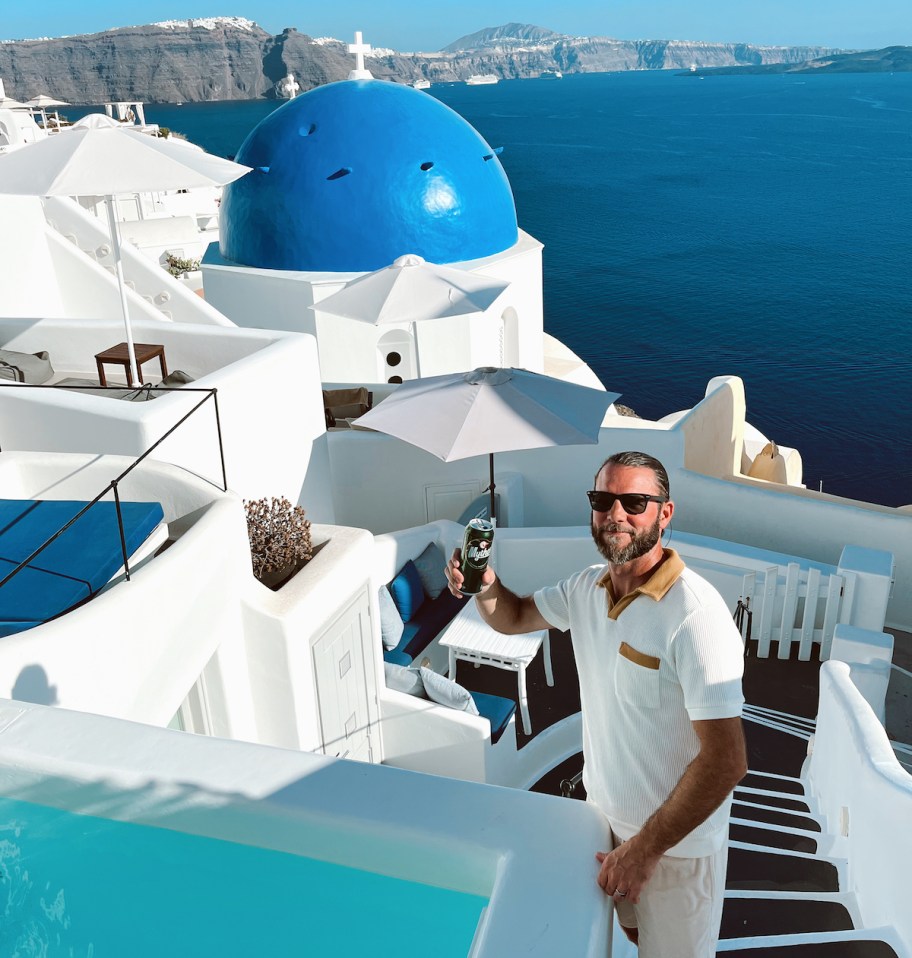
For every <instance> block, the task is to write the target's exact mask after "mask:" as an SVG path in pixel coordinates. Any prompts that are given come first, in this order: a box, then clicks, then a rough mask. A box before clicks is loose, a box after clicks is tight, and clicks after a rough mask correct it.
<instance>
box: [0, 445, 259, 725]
mask: <svg viewBox="0 0 912 958" xmlns="http://www.w3.org/2000/svg"><path fill="white" fill-rule="evenodd" d="M131 461H132V460H131V459H129V458H124V457H120V456H107V457H105V456H91V455H58V456H53V457H48V456H46V455H44V454H42V453H36V454H30V453H6V452H4V454H3V457H2V458H0V494H2V495H3V496H4V497H5V498H24V499H29V498H43V499H74V500H82V501H89V500H91V499H94V498H95V496H97V495H98V494H99V493H100V492H101V491H102V489H104V487H105V486H106V485H107V484H108V483H109V482H110V480H111V479H114V478H116V477H117V476H118V475H119V474H120V473H121V472H123V471H124V470H125V469H126V468H127V467H128V466H129V465H130V463H131ZM120 494H121V496H122V497H123V498H124V499H125V500H128V501H139V502H159V503H161V506H162V509H163V511H164V513H165V521H166V522H167V523H168V524H169V533H170V536H171V538H172V539H173V540H174V541H173V542H172V543H171V545H170V546H169V547H168V548H167V549H165V550H164V551H163V552H162V553H161V554H159V555H157V556H156V557H154V558H152V559H149V560H148V561H146V562H145V563H144V564H140V565H139V566H137V567H135V568H134V569H133V570H132V574H131V579H130V581H129V582H126V581H121V582H119V583H117V584H115V585H114V586H113V587H112V588H110V589H108V590H107V591H104V592H102V593H101V594H99V595H97V596H96V597H95V598H94V599H92V601H91V602H88V603H86V604H85V605H83V606H81V607H79V608H77V609H74V610H72V611H70V612H68V613H67V614H66V615H63V616H60V617H59V618H57V619H53V620H51V621H49V622H46V623H45V624H43V625H40V626H37V627H35V628H33V629H29V630H27V631H25V632H20V633H18V634H15V635H10V636H6V637H5V638H4V639H3V641H2V642H0V696H4V697H7V698H17V699H23V700H26V701H33V702H38V703H40V704H44V705H60V706H63V707H65V708H70V709H76V710H79V711H87V712H95V713H99V714H103V715H111V716H116V717H118V718H123V719H130V720H132V721H135V722H145V723H149V724H152V725H167V724H168V722H170V721H171V719H172V718H173V717H174V715H175V713H176V712H177V710H178V708H179V707H180V705H181V703H182V702H183V700H184V699H185V697H186V696H187V693H188V692H189V690H190V689H191V687H192V686H193V684H194V683H195V682H196V680H197V678H198V676H199V674H200V673H201V672H202V671H203V668H204V667H205V666H206V665H207V663H209V662H210V661H211V660H212V659H213V656H217V660H216V663H215V665H214V668H215V669H216V670H217V671H218V670H221V669H222V667H223V666H225V665H229V664H230V663H231V662H232V661H236V660H238V659H239V658H242V657H243V635H242V623H241V616H240V605H239V602H238V600H237V599H233V597H235V596H237V595H238V594H239V593H240V591H241V589H242V588H244V587H245V586H246V585H247V584H248V582H249V581H250V580H252V574H251V570H250V558H249V548H248V545H247V531H246V523H245V521H244V515H243V510H242V508H241V504H240V503H239V502H238V501H237V499H236V498H235V497H234V496H233V495H231V494H230V493H219V492H218V491H217V490H214V489H213V488H212V487H211V486H210V485H208V484H207V483H204V482H202V481H200V480H198V479H196V478H194V477H193V476H191V475H189V474H188V473H187V472H186V471H184V470H181V469H177V468H175V467H173V466H167V465H164V464H162V463H154V462H153V463H143V464H142V465H141V466H139V467H137V469H136V470H134V472H133V473H131V474H130V476H129V477H128V478H127V479H125V480H124V481H123V483H122V484H121V486H120ZM232 599H233V601H232ZM213 731H214V734H217V735H223V736H228V737H234V738H246V739H249V738H253V737H254V734H255V728H254V725H253V714H252V706H251V703H250V696H249V691H248V689H247V687H246V685H245V684H244V683H240V684H237V683H235V685H234V687H233V689H232V701H231V709H230V711H228V712H226V713H225V715H224V720H223V721H222V723H221V724H220V725H219V726H218V727H217V728H215V729H213Z"/></svg>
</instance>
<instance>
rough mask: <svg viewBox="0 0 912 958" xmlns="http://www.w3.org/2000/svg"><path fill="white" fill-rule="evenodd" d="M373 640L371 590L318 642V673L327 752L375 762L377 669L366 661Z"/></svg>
mask: <svg viewBox="0 0 912 958" xmlns="http://www.w3.org/2000/svg"><path fill="white" fill-rule="evenodd" d="M370 640H371V630H370V606H369V603H368V598H367V592H366V591H362V592H360V593H359V594H358V595H357V596H355V598H354V599H353V600H352V602H351V603H350V604H349V605H348V606H347V607H346V608H345V609H344V610H343V611H342V612H341V613H340V615H339V616H338V617H337V618H336V619H335V620H333V622H332V623H331V624H330V625H329V626H328V627H327V628H326V629H325V630H324V632H323V633H322V634H321V635H320V636H319V637H318V638H317V639H316V640H315V641H314V644H313V657H314V675H315V676H316V682H317V704H318V708H319V713H320V732H321V737H322V741H323V752H324V754H326V755H336V756H338V757H340V758H351V759H357V760H358V761H361V762H369V761H371V759H372V750H371V714H370V713H371V708H370V701H371V698H372V696H373V695H374V692H375V690H374V688H373V686H374V682H373V672H372V671H370V672H369V670H368V668H367V667H366V663H365V652H364V649H365V644H366V643H367V642H370Z"/></svg>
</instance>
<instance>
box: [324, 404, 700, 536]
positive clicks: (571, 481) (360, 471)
mask: <svg viewBox="0 0 912 958" xmlns="http://www.w3.org/2000/svg"><path fill="white" fill-rule="evenodd" d="M607 422H608V423H609V425H606V426H605V427H604V428H603V429H602V430H601V433H600V435H599V442H598V445H597V446H563V447H555V448H549V449H533V450H525V451H520V452H504V453H498V454H497V455H496V456H495V459H494V466H495V482H497V483H498V489H499V490H501V491H504V490H503V489H502V488H501V485H500V480H499V477H500V476H501V475H502V474H508V473H519V474H521V475H522V496H523V511H524V516H525V518H524V523H523V524H524V525H527V526H558V525H578V524H580V523H585V522H588V519H589V506H588V503H587V500H586V490H587V489H591V488H592V478H593V476H594V474H595V471H596V469H597V468H598V467H599V465H600V464H601V463H602V462H603V461H604V460H605V459H606V458H607V457H608V456H610V455H611V454H612V453H615V452H620V451H621V450H624V449H648V450H649V451H651V452H652V453H653V454H654V455H657V456H658V457H659V458H660V459H662V461H663V462H666V463H669V464H671V466H672V468H674V465H675V464H677V463H680V462H681V461H682V460H683V445H682V437H681V434H680V433H678V432H675V431H672V430H669V429H668V428H667V427H665V426H658V425H656V424H655V423H651V422H646V421H645V420H636V419H630V418H627V417H621V416H611V417H609V419H608V420H607ZM328 440H329V450H330V462H331V464H332V475H333V491H334V496H335V503H336V515H337V520H338V521H339V522H342V523H344V524H345V525H356V526H361V527H363V528H367V529H370V530H371V531H372V532H374V533H381V532H392V531H394V530H395V529H402V528H409V527H411V526H417V525H422V524H423V523H425V522H427V521H428V520H431V519H435V518H448V519H456V518H457V516H455V515H447V516H435V515H430V514H429V512H428V501H429V499H433V497H434V495H435V494H437V493H440V492H441V491H442V492H446V491H447V490H448V489H450V488H457V487H461V486H464V487H466V488H469V487H470V488H471V489H472V490H473V491H474V495H480V494H481V493H482V492H483V491H484V490H485V489H486V488H487V486H488V477H489V468H488V457H487V456H476V457H473V458H471V459H462V460H458V461H455V462H441V460H439V459H437V458H436V457H435V456H432V455H431V454H430V453H427V452H424V451H423V450H421V449H418V448H417V447H415V446H411V445H409V444H408V443H406V442H402V441H401V440H398V439H392V438H390V437H389V436H385V435H383V434H381V433H374V432H363V431H360V430H340V431H331V432H330V433H329V434H328ZM366 475H369V476H370V483H371V486H372V487H373V488H375V489H383V490H386V494H385V495H384V496H383V497H382V500H378V497H377V496H370V495H365V494H364V492H363V489H364V485H363V483H364V476H366Z"/></svg>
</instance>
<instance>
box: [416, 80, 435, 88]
mask: <svg viewBox="0 0 912 958" xmlns="http://www.w3.org/2000/svg"><path fill="white" fill-rule="evenodd" d="M412 86H413V87H414V89H416V90H430V88H431V81H430V80H416V81H415V82H414V83H413V84H412Z"/></svg>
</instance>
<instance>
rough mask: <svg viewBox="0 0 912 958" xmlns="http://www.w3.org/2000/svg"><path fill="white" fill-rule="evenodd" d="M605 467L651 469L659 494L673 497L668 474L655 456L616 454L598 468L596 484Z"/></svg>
mask: <svg viewBox="0 0 912 958" xmlns="http://www.w3.org/2000/svg"><path fill="white" fill-rule="evenodd" d="M605 466H629V467H630V468H632V469H651V470H652V473H653V475H654V476H655V481H656V485H657V486H658V487H659V494H660V495H662V496H664V497H665V498H666V499H668V498H670V497H671V484H670V483H669V481H668V473H667V472H666V470H665V467H664V466H663V465H662V463H661V462H659V460H658V459H656V458H655V456H650V455H649V453H646V452H634V451H628V452H616V453H615V454H614V455H613V456H609V457H608V458H607V459H606V460H605V461H604V462H603V463H602V464H601V465H600V466H599V468H598V472H596V474H595V482H597V481H598V477H599V473H600V472H601V471H602V470H603V469H604V468H605Z"/></svg>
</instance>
